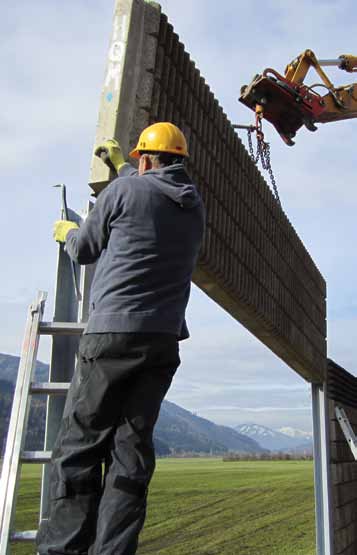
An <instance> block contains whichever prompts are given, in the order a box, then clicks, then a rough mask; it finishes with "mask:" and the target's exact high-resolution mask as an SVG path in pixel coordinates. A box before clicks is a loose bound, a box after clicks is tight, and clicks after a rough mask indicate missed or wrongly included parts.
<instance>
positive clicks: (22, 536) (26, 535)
mask: <svg viewBox="0 0 357 555" xmlns="http://www.w3.org/2000/svg"><path fill="white" fill-rule="evenodd" d="M36 536H37V530H24V531H23V532H13V533H12V534H11V536H10V540H11V541H12V542H34V541H35V539H36Z"/></svg>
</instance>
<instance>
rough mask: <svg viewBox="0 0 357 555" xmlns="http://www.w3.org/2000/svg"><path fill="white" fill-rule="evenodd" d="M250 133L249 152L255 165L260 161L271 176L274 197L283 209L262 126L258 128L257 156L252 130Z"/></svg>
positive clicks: (268, 146)
mask: <svg viewBox="0 0 357 555" xmlns="http://www.w3.org/2000/svg"><path fill="white" fill-rule="evenodd" d="M247 132H248V150H249V155H250V157H251V159H252V160H253V162H254V164H258V162H259V160H260V162H261V164H262V168H263V170H266V171H267V172H268V174H269V178H270V182H271V184H272V187H273V191H274V196H275V198H276V200H277V201H278V204H279V206H280V207H281V202H280V197H279V193H278V188H277V186H276V181H275V176H274V173H273V168H272V167H271V161H270V144H269V143H267V142H266V141H264V135H263V132H262V130H261V125H260V126H258V127H257V128H256V132H257V151H256V154H255V153H254V148H253V139H252V130H251V129H247Z"/></svg>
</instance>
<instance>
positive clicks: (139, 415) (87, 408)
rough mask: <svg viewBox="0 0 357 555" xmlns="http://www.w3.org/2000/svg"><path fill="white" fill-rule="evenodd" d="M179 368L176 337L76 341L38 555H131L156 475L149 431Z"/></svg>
mask: <svg viewBox="0 0 357 555" xmlns="http://www.w3.org/2000/svg"><path fill="white" fill-rule="evenodd" d="M179 364H180V359H179V354H178V341H177V338H176V337H175V336H174V335H170V334H159V333H157V334H156V333H150V334H148V333H103V334H98V333H93V334H88V335H84V336H83V337H82V338H81V341H80V347H79V357H78V364H77V368H76V371H75V374H74V376H73V380H72V384H71V387H70V389H69V392H68V397H67V401H66V405H65V409H64V414H63V421H62V424H61V428H60V432H59V434H58V438H57V441H56V444H55V447H54V450H53V455H52V467H51V483H50V496H51V502H50V515H49V519H48V521H44V522H43V523H42V525H41V526H40V530H39V533H38V536H37V546H38V552H39V553H40V554H41V555H45V554H46V555H49V554H66V555H69V554H71V555H80V554H81V555H82V554H88V553H89V554H91V555H134V554H135V553H136V550H137V545H138V536H139V533H140V530H141V529H142V527H143V524H144V520H145V512H146V498H147V491H148V485H149V482H150V479H151V477H152V475H153V472H154V468H155V452H154V447H153V428H154V425H155V422H156V420H157V417H158V414H159V410H160V406H161V403H162V400H163V398H164V396H165V394H166V392H167V390H168V389H169V387H170V384H171V380H172V377H173V375H174V373H175V371H176V369H177V367H178V365H179ZM103 462H104V476H103V472H102V468H103V466H102V464H103Z"/></svg>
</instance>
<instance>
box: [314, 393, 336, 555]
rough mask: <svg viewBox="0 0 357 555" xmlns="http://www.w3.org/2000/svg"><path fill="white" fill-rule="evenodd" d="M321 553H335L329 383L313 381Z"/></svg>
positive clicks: (316, 481)
mask: <svg viewBox="0 0 357 555" xmlns="http://www.w3.org/2000/svg"><path fill="white" fill-rule="evenodd" d="M311 392H312V418H313V432H314V477H315V516H316V550H317V555H333V527H332V510H331V476H330V454H329V416H328V404H327V403H328V402H327V396H326V383H324V384H312V386H311Z"/></svg>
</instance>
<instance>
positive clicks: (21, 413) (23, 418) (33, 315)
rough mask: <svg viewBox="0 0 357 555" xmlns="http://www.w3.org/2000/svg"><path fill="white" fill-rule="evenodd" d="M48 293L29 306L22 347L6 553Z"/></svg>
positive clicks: (5, 493)
mask: <svg viewBox="0 0 357 555" xmlns="http://www.w3.org/2000/svg"><path fill="white" fill-rule="evenodd" d="M46 297H47V293H44V292H39V294H38V297H37V299H36V301H35V302H34V303H33V304H32V305H31V306H30V308H29V313H28V320H27V324H26V329H25V337H24V341H23V345H22V350H21V358H20V365H19V370H18V377H17V382H16V388H15V394H14V400H13V406H12V410H11V417H10V425H9V432H8V437H7V441H6V450H5V456H4V464H3V471H2V475H1V492H2V496H1V501H0V503H1V506H0V510H1V513H0V515H1V532H0V555H6V554H7V553H8V546H9V539H10V529H11V525H12V521H13V517H14V514H15V507H16V493H17V486H18V482H19V480H18V478H19V473H20V468H21V462H20V457H21V450H22V447H23V445H24V442H25V436H26V434H25V432H26V424H27V419H28V415H29V408H30V395H29V392H30V385H31V378H32V374H33V370H34V367H35V363H36V358H37V350H38V343H39V324H40V321H41V319H42V316H43V311H44V303H45V300H46Z"/></svg>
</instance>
